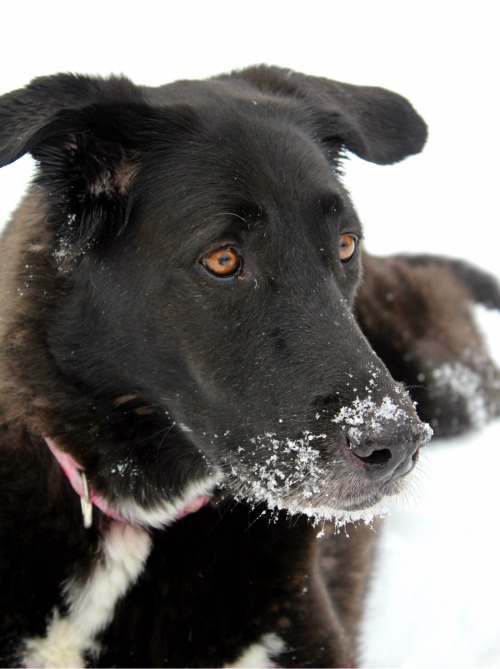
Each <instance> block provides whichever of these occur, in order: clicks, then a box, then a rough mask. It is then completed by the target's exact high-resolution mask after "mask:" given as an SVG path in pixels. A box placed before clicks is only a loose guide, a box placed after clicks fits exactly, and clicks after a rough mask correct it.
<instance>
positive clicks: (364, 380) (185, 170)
mask: <svg viewBox="0 0 500 669" xmlns="http://www.w3.org/2000/svg"><path fill="white" fill-rule="evenodd" d="M0 121H1V122H0V164H1V165H2V166H3V165H6V164H8V163H11V162H13V161H15V160H16V159H18V158H19V157H20V156H22V155H23V154H25V153H30V154H31V155H32V156H33V157H34V158H35V160H36V162H37V172H36V177H35V179H34V182H33V184H32V185H31V186H30V188H29V191H28V193H27V195H26V197H25V199H24V201H23V202H22V203H21V205H20V207H19V209H18V211H17V212H16V213H15V215H14V216H13V218H12V220H11V221H10V223H9V225H8V226H7V228H6V229H5V231H4V234H3V238H2V242H1V247H0V291H1V295H2V301H1V306H0V342H1V345H0V346H1V347H0V416H1V423H0V425H1V427H0V481H1V483H0V536H1V540H0V573H1V580H0V584H1V586H0V587H1V595H0V602H1V604H0V606H1V612H0V661H1V662H2V664H4V665H8V666H22V667H85V666H96V667H108V666H122V667H134V666H141V667H160V666H165V667H179V666H185V667H200V666H202V667H244V666H253V667H257V666H259V667H271V666H276V667H278V666H283V667H304V666H315V667H333V666H343V667H346V666H355V664H356V662H357V659H356V658H357V628H358V623H359V620H360V616H361V611H362V603H363V596H364V593H365V590H366V585H367V579H368V576H369V571H370V561H371V557H372V553H373V549H374V537H375V534H374V532H373V531H372V529H371V527H370V523H371V522H372V521H373V522H377V521H376V520H374V519H375V518H376V517H377V516H378V515H379V514H382V513H383V511H384V509H385V508H386V505H387V502H388V500H390V499H391V497H392V496H394V495H396V494H398V493H400V492H401V491H402V490H403V489H405V487H406V486H407V484H408V480H411V475H410V472H412V470H413V469H414V468H415V466H416V464H417V461H418V457H419V453H420V450H421V449H422V448H424V447H426V446H427V445H428V443H429V440H430V438H431V434H432V431H433V430H434V431H435V432H436V434H439V435H440V436H446V435H447V434H454V433H458V432H460V431H463V430H464V429H468V428H470V427H475V426H477V425H478V424H479V423H480V422H481V421H482V420H487V419H489V418H491V417H493V416H496V415H497V414H498V413H499V406H500V402H499V390H498V388H499V375H498V371H497V370H496V368H495V367H494V365H493V362H492V361H491V360H490V358H489V356H488V353H487V351H486V349H485V346H484V344H483V342H482V339H481V335H480V333H479V331H478V330H477V328H476V325H475V321H474V320H473V315H472V313H471V308H470V305H471V304H472V303H473V302H476V301H479V302H482V303H484V304H486V305H487V306H489V307H493V308H499V307H500V293H499V291H498V288H497V286H496V283H495V281H494V280H493V279H492V278H491V277H489V276H488V275H486V274H484V273H483V272H482V271H481V270H479V269H475V268H472V267H469V266H468V265H466V264H463V263H461V262H460V261H452V260H445V259H442V258H439V257H404V256H401V257H394V258H375V257H372V256H369V255H367V254H366V253H365V252H364V250H363V249H362V238H363V232H362V227H361V223H360V221H359V219H358V216H357V214H356V211H355V208H354V206H353V204H352V203H351V201H350V198H349V196H348V193H347V190H346V188H345V187H344V185H343V180H342V171H341V164H342V161H343V159H344V157H345V154H346V152H352V153H354V154H357V155H358V156H360V157H361V158H363V159H365V160H368V161H371V162H374V163H377V164H382V165H383V164H390V163H394V162H397V161H399V160H402V159H403V158H405V157H407V156H410V155H412V154H415V153H417V152H419V151H420V150H421V149H422V147H423V146H424V143H425V141H426V135H427V129H426V125H425V123H424V121H423V120H422V119H421V117H420V116H419V115H418V114H417V112H416V111H415V110H414V109H413V107H412V106H411V105H410V103H409V102H408V101H407V100H406V99H404V98H403V97H401V96H399V95H397V94H395V93H392V92H389V91H387V90H384V89H380V88H373V87H363V86H355V85H350V84H344V83H339V82H334V81H330V80H327V79H322V78H318V77H313V76H306V75H303V74H299V73H295V72H289V71H286V70H283V69H280V68H277V67H268V66H255V67H250V68H247V69H244V70H241V71H236V72H232V73H230V74H226V75H222V76H219V77H215V78H213V79H209V80H206V81H178V82H175V83H173V84H169V85H166V86H162V87H159V88H148V87H141V86H137V85H135V84H133V83H132V82H131V81H129V80H128V79H126V78H124V77H109V78H97V77H88V76H77V75H68V74H59V75H55V76H49V77H43V78H39V79H36V80H34V81H33V82H32V83H31V84H29V85H28V86H27V87H26V88H24V89H22V90H19V91H15V92H13V93H10V94H7V95H4V96H3V97H2V98H0ZM363 267H364V269H363ZM457 324H458V326H460V327H456V326H457ZM439 370H441V373H439ZM460 373H461V374H462V375H467V374H468V377H467V378H468V379H469V380H470V379H473V380H474V382H475V384H476V385H475V386H474V397H476V398H477V396H478V394H479V395H480V397H481V398H482V400H481V402H482V403H481V405H480V406H479V405H478V404H477V402H476V404H475V405H473V403H472V400H471V396H467V395H466V393H465V391H464V387H463V384H462V385H461V384H460V383H458V385H457V374H458V376H459V377H460ZM460 378H461V377H460ZM416 400H418V404H416V403H415V402H416ZM429 423H430V424H431V426H429ZM346 523H347V524H348V527H349V531H347V530H346V531H345V532H342V531H339V528H340V527H341V526H342V525H343V524H346Z"/></svg>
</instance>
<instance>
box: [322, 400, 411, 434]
mask: <svg viewBox="0 0 500 669" xmlns="http://www.w3.org/2000/svg"><path fill="white" fill-rule="evenodd" d="M407 418H408V414H407V412H406V411H405V410H404V409H403V408H402V407H401V406H398V405H397V404H395V402H394V401H393V400H392V399H391V398H390V397H388V396H386V397H384V398H383V400H382V402H381V404H376V403H375V402H374V400H373V399H372V398H371V397H365V398H364V399H362V400H361V399H359V397H356V399H355V400H354V402H353V403H352V404H351V405H349V406H345V407H342V408H341V409H340V411H339V412H338V414H337V415H336V416H335V417H334V418H332V419H331V420H332V422H333V423H342V424H344V425H349V429H348V430H347V434H348V435H349V438H350V440H351V444H356V443H359V442H360V441H361V439H362V436H363V432H362V431H361V430H360V429H359V427H358V426H359V425H363V426H364V430H366V429H368V430H369V431H370V432H372V433H373V434H378V433H380V432H381V431H382V430H383V429H384V427H385V425H386V424H387V421H398V420H404V419H407Z"/></svg>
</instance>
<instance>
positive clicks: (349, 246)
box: [339, 235, 358, 262]
mask: <svg viewBox="0 0 500 669" xmlns="http://www.w3.org/2000/svg"><path fill="white" fill-rule="evenodd" d="M357 243H358V239H357V237H356V236H355V235H341V236H340V239H339V258H340V261H341V262H349V260H350V259H351V258H352V257H353V255H354V252H355V251H356V246H357Z"/></svg>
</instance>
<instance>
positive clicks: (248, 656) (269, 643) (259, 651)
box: [224, 633, 285, 669]
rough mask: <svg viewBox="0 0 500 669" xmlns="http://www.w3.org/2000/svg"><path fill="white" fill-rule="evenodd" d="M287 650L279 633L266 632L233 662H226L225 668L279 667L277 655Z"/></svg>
mask: <svg viewBox="0 0 500 669" xmlns="http://www.w3.org/2000/svg"><path fill="white" fill-rule="evenodd" d="M284 650H285V642H284V641H283V639H280V638H279V636H278V635H277V634H273V633H271V634H264V635H263V636H262V637H261V639H260V641H259V642H258V643H253V644H252V645H251V646H249V647H248V648H247V649H246V650H245V651H244V652H243V653H242V654H241V655H240V657H239V658H238V659H237V660H236V662H233V663H231V664H225V665H224V667H225V669H247V668H249V669H251V668H253V669H266V668H267V669H272V667H277V666H278V665H277V664H276V657H277V656H278V655H279V654H280V653H282V652H283V651H284Z"/></svg>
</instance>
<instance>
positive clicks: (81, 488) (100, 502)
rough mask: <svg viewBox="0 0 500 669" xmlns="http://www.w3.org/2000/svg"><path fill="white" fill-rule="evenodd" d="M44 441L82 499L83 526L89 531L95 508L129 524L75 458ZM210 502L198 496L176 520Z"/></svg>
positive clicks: (181, 510) (109, 516) (182, 509)
mask: <svg viewBox="0 0 500 669" xmlns="http://www.w3.org/2000/svg"><path fill="white" fill-rule="evenodd" d="M44 439H45V443H46V444H47V446H48V447H49V449H50V451H51V452H52V454H53V456H54V457H55V459H56V460H57V462H58V463H59V464H60V466H61V469H62V470H63V472H64V473H65V474H66V478H67V479H68V481H69V482H70V483H71V486H72V488H73V490H74V491H75V492H76V494H77V495H78V496H79V497H80V501H81V505H82V517H83V526H84V527H85V528H87V529H88V528H89V527H91V526H92V515H93V514H92V512H93V507H94V506H95V507H96V508H97V509H99V511H101V512H102V513H103V514H104V515H106V516H108V518H112V519H113V520H115V521H118V522H121V523H127V522H128V521H127V520H126V519H125V518H123V517H122V516H121V515H120V514H119V513H118V512H117V511H116V510H114V509H112V508H111V506H110V504H109V502H108V501H107V500H106V499H105V498H104V497H103V496H102V495H99V494H98V493H96V492H95V490H94V489H93V488H92V486H91V485H90V483H89V481H88V479H87V475H86V473H85V470H84V468H83V467H82V466H81V465H80V464H79V463H78V462H77V461H76V460H75V459H74V458H73V456H71V455H70V454H69V453H67V452H66V451H63V450H62V449H61V448H60V447H59V445H58V444H57V442H56V441H54V439H50V438H49V437H44ZM208 502H209V498H208V497H206V496H204V495H200V496H198V497H197V498H196V499H194V500H193V501H192V502H190V503H188V504H186V505H185V506H183V507H182V508H181V509H180V510H178V512H177V514H176V516H175V518H174V520H180V519H181V518H184V517H185V516H187V515H189V514H191V513H195V512H196V511H199V509H201V508H202V507H203V506H205V505H206V504H208ZM166 520H168V521H170V522H171V520H172V519H171V518H168V519H166ZM166 524H167V523H166Z"/></svg>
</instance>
